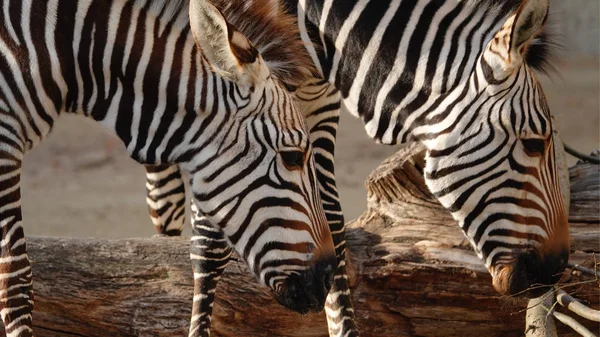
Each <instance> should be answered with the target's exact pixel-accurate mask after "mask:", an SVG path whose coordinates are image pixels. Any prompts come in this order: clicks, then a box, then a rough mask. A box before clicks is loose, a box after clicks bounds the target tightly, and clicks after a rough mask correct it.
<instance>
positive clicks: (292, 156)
mask: <svg viewBox="0 0 600 337" xmlns="http://www.w3.org/2000/svg"><path fill="white" fill-rule="evenodd" d="M279 154H280V155H281V159H283V164H284V165H285V166H286V167H287V168H288V169H290V170H295V169H300V168H302V165H303V164H304V153H303V152H301V151H281V152H280V153H279Z"/></svg>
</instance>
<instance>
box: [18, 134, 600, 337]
mask: <svg viewBox="0 0 600 337" xmlns="http://www.w3.org/2000/svg"><path fill="white" fill-rule="evenodd" d="M420 151H421V150H420V149H419V148H415V147H410V146H409V147H407V148H404V149H402V150H401V151H399V152H398V153H397V154H396V155H394V156H393V157H391V158H390V159H388V160H386V161H385V162H384V163H383V164H382V165H381V166H380V167H379V168H378V169H377V170H376V171H375V172H374V173H373V174H372V175H371V176H370V177H369V179H368V181H367V190H368V196H369V197H368V198H369V200H368V210H367V211H366V212H365V214H363V215H362V216H361V217H360V218H359V219H357V220H355V221H353V222H351V223H349V224H348V233H347V242H348V246H349V250H350V254H349V256H350V257H349V260H348V264H349V274H350V280H351V286H352V288H353V298H354V304H355V311H356V315H357V320H358V325H359V328H360V330H361V332H362V336H367V337H369V336H373V337H375V336H377V337H391V336H410V337H413V336H447V337H452V336H461V337H470V336H473V337H481V336H486V337H493V336H502V337H511V336H523V335H524V332H525V329H526V327H525V309H526V306H527V301H526V300H523V299H509V298H501V297H499V296H497V295H496V293H495V292H494V290H493V288H492V282H491V277H490V275H489V274H488V272H487V270H486V269H485V267H484V266H483V263H482V262H481V261H480V260H479V259H478V258H477V257H476V256H475V255H474V253H473V252H472V250H471V249H470V247H469V244H468V242H467V241H466V240H465V239H464V237H463V235H462V233H461V232H460V230H459V228H458V226H457V225H456V224H455V223H454V221H453V220H452V218H451V217H450V216H449V215H448V214H447V212H446V211H445V210H443V209H442V208H441V206H440V205H439V204H438V203H437V202H436V201H435V200H434V199H432V198H431V195H430V193H429V191H428V190H427V188H425V186H424V185H423V182H422V175H421V172H420V170H419V167H422V160H421V158H420V157H419V155H418V154H419V152H420ZM599 179H600V172H599V171H598V169H597V168H596V167H594V166H585V165H583V166H581V165H580V166H576V167H575V168H572V169H571V184H572V185H571V186H572V189H571V194H572V203H571V217H570V220H571V221H572V227H571V234H572V238H573V240H574V241H573V245H572V246H573V249H574V251H573V252H572V255H571V262H572V263H575V264H582V265H584V266H587V267H590V268H593V267H594V265H593V264H594V260H593V255H592V254H593V253H597V252H598V251H599V250H600V227H599V224H600V220H599V219H598V214H597V213H596V214H594V213H593V212H594V205H589V204H590V203H595V204H596V206H597V205H598V202H599V201H598V200H599V199H598V198H596V197H595V196H598V185H597V184H593V183H588V182H597V181H598V180H599ZM594 193H595V194H594ZM579 196H581V197H579ZM594 198H595V199H594ZM28 250H29V252H30V257H31V259H32V261H33V273H34V290H35V312H34V322H35V328H36V331H37V334H38V336H48V337H53V336H57V337H66V336H102V337H104V336H117V337H120V336H157V337H162V336H183V335H186V333H187V328H188V325H189V318H190V309H191V303H192V292H193V290H192V289H193V287H192V272H191V267H190V264H189V253H188V241H187V240H185V239H182V238H155V239H131V240H99V239H89V240H86V239H61V238H41V237H33V238H28ZM588 280H590V279H589V278H586V277H585V276H582V275H580V274H577V273H573V274H569V273H565V281H566V282H568V283H567V286H566V287H565V288H564V289H565V290H566V291H567V292H568V293H571V292H573V291H577V295H576V296H577V298H579V299H580V300H583V301H585V302H586V303H587V305H588V306H590V307H592V308H596V309H597V308H598V307H599V306H600V296H599V295H600V290H599V287H598V283H596V282H595V281H593V280H592V281H591V283H585V284H581V283H578V282H582V281H586V282H589V281H588ZM569 284H570V285H569ZM217 291H218V295H217V302H216V304H215V309H214V311H215V312H214V319H213V335H215V336H227V337H230V336H231V337H233V336H249V337H252V336H290V337H292V336H293V337H313V336H315V337H316V336H327V327H326V322H325V318H324V314H322V313H321V314H310V315H306V316H300V315H298V314H296V313H293V312H290V311H288V310H286V309H284V308H283V307H281V306H279V305H278V304H277V303H276V301H275V300H274V299H273V297H272V295H271V294H270V293H269V291H268V290H266V289H265V288H263V287H261V286H259V285H258V284H257V283H256V282H255V281H254V280H253V279H252V278H251V277H250V276H249V273H248V272H247V270H246V268H245V266H244V265H243V264H241V263H239V262H237V261H233V262H232V263H230V265H229V266H228V268H227V270H226V272H225V275H224V277H223V279H222V281H221V283H220V284H219V288H218V290H217ZM584 323H585V325H586V326H588V327H591V329H592V331H594V330H593V329H594V328H595V329H596V331H597V330H598V325H597V323H590V322H584ZM557 329H558V331H559V336H575V335H574V334H572V333H571V332H569V330H568V329H565V328H564V326H562V325H561V324H560V323H557Z"/></svg>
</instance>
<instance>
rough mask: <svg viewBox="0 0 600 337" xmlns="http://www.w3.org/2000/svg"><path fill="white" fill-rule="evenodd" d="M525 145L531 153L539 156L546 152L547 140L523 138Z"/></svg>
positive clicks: (526, 149)
mask: <svg viewBox="0 0 600 337" xmlns="http://www.w3.org/2000/svg"><path fill="white" fill-rule="evenodd" d="M521 142H522V143H523V147H524V148H525V151H527V153H528V154H529V155H532V156H539V155H543V154H544V150H545V149H546V141H545V140H543V139H540V138H530V139H522V140H521Z"/></svg>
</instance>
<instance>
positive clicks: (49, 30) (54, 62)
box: [44, 0, 68, 97]
mask: <svg viewBox="0 0 600 337" xmlns="http://www.w3.org/2000/svg"><path fill="white" fill-rule="evenodd" d="M57 15H58V0H49V1H48V8H47V10H46V26H45V27H44V29H45V38H46V49H47V50H48V55H49V56H50V69H51V72H52V79H53V80H54V82H56V84H57V86H58V89H59V90H60V93H61V97H64V96H65V95H66V93H67V90H68V89H67V83H66V82H65V79H64V78H63V77H62V74H61V72H60V60H59V59H58V55H57V53H56V46H55V45H54V40H55V36H54V33H55V29H56V19H57Z"/></svg>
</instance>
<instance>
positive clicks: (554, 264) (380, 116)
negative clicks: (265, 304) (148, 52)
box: [147, 0, 570, 336]
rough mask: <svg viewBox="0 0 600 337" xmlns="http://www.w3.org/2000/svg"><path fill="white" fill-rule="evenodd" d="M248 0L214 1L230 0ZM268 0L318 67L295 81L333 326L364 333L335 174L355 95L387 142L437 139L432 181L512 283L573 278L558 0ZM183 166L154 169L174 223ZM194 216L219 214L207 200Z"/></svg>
mask: <svg viewBox="0 0 600 337" xmlns="http://www.w3.org/2000/svg"><path fill="white" fill-rule="evenodd" d="M237 1H240V0H237ZM237 1H236V0H233V1H226V0H213V1H212V2H213V3H215V5H216V6H217V7H218V8H220V9H221V10H227V8H229V7H230V6H235V3H236V2H237ZM265 1H267V2H270V3H272V4H273V5H272V6H273V8H281V7H283V8H285V9H286V10H287V11H288V12H290V13H291V14H293V15H295V16H296V17H297V21H298V26H299V30H300V35H301V38H302V40H303V41H304V42H305V43H306V49H307V50H308V52H309V54H310V56H311V58H312V60H313V63H314V65H315V67H316V68H317V71H318V76H315V77H313V78H311V79H310V80H308V81H307V82H305V83H304V84H303V85H301V86H298V87H294V86H291V87H290V88H289V89H290V90H291V91H294V92H295V96H296V98H297V99H298V100H299V104H300V108H301V110H302V113H303V114H304V116H305V117H306V119H307V123H308V124H309V129H310V136H311V141H312V142H313V148H314V153H315V160H316V165H317V176H318V179H319V182H320V189H321V198H322V200H323V202H324V208H325V212H326V215H327V219H328V222H329V226H330V230H331V233H332V235H333V241H334V245H335V248H336V255H337V260H338V268H337V270H336V280H335V282H334V284H333V287H332V289H331V291H330V295H329V297H328V300H327V302H326V306H325V309H326V312H327V318H328V324H329V328H330V335H331V336H353V335H356V334H357V332H356V326H355V324H354V322H353V313H354V311H353V309H352V303H351V301H350V293H349V287H348V282H347V278H346V277H345V273H344V269H345V265H344V252H345V241H344V219H343V214H342V211H341V207H340V203H339V197H338V193H337V190H336V183H335V174H334V150H335V137H336V130H337V125H338V122H339V111H340V109H341V107H342V104H343V105H344V107H345V108H346V109H347V110H348V111H349V112H350V114H352V115H354V116H355V117H357V118H361V119H362V121H363V122H364V126H365V130H366V132H367V134H368V135H369V136H370V137H371V138H373V139H374V140H375V141H377V142H379V143H382V144H387V145H395V144H402V143H407V142H421V143H422V144H423V145H425V147H426V148H427V152H426V167H425V170H424V176H425V180H426V184H427V186H428V188H429V189H430V190H431V192H432V193H433V195H434V196H435V197H436V198H437V199H438V200H439V202H440V203H441V204H442V205H443V206H444V207H445V208H446V209H448V210H449V211H450V212H451V214H452V216H453V217H454V219H455V220H456V221H457V223H458V224H459V226H460V228H461V229H462V230H463V232H464V234H465V236H466V237H467V238H468V240H469V241H470V243H471V245H472V247H473V249H474V250H475V252H476V253H477V255H478V256H479V257H480V258H481V259H482V260H483V261H484V263H485V265H486V267H487V268H488V270H489V272H490V274H491V275H492V278H493V286H494V288H495V289H496V290H497V291H498V292H499V293H500V294H503V295H524V296H528V297H531V296H537V295H540V294H541V293H543V292H545V291H546V290H547V289H548V286H549V285H552V284H554V283H556V282H557V281H558V280H559V278H560V276H561V273H562V271H563V270H564V268H565V266H566V263H567V260H568V256H569V251H570V246H569V245H570V243H569V232H568V221H567V209H566V208H565V205H564V201H563V199H562V197H561V193H560V186H559V182H558V179H559V178H558V174H557V167H556V163H555V157H554V156H555V152H554V151H555V144H554V139H553V137H552V132H553V125H552V119H551V115H550V111H549V107H548V104H547V101H546V98H545V96H544V93H543V90H542V87H541V84H540V82H539V81H538V80H537V77H536V73H546V72H547V71H549V70H551V68H552V64H551V62H550V61H551V56H552V55H551V49H552V46H553V43H554V42H553V40H552V34H551V31H550V30H549V25H547V24H546V23H547V18H548V10H549V3H548V0H507V1H498V0H378V1H375V0H347V1H333V0H252V1H244V2H245V3H247V4H248V6H250V4H254V3H260V2H265ZM178 174H179V173H178V168H177V167H173V166H171V167H163V168H161V169H157V170H155V171H153V172H151V173H148V177H149V178H148V180H147V189H148V197H147V200H148V206H149V209H150V213H151V217H152V220H153V222H154V225H155V226H156V230H157V231H158V232H159V233H161V234H164V235H177V234H179V233H180V232H181V228H182V227H183V212H184V203H185V202H184V198H185V195H184V194H183V191H184V187H183V182H182V180H181V179H180V178H179V177H178ZM167 186H168V187H167ZM192 217H193V219H192V222H193V223H195V222H197V221H206V220H205V219H204V218H202V214H198V213H197V212H193V213H192ZM204 305H206V306H208V305H209V304H204Z"/></svg>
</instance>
